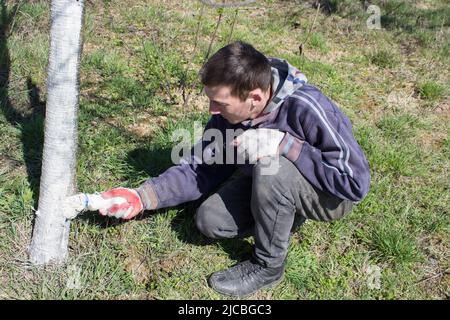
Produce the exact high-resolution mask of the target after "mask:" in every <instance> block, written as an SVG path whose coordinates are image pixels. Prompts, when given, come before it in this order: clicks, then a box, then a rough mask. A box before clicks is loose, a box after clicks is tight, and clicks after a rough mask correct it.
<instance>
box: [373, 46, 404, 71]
mask: <svg viewBox="0 0 450 320" xmlns="http://www.w3.org/2000/svg"><path fill="white" fill-rule="evenodd" d="M368 58H369V61H370V62H371V63H372V64H374V65H376V66H378V67H380V68H392V67H394V66H395V65H396V64H398V60H397V57H396V55H395V54H394V53H393V52H392V51H388V50H386V49H379V50H377V51H375V52H373V53H370V54H369V55H368Z"/></svg>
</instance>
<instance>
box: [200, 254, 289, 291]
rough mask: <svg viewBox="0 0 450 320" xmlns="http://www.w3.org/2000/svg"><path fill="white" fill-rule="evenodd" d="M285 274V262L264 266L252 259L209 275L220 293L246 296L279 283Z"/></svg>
mask: <svg viewBox="0 0 450 320" xmlns="http://www.w3.org/2000/svg"><path fill="white" fill-rule="evenodd" d="M283 274H284V264H283V265H282V266H280V267H276V268H273V267H263V266H261V265H260V264H257V263H255V262H252V261H250V260H247V261H244V262H241V263H239V264H237V265H235V266H234V267H231V268H229V269H226V270H222V271H218V272H215V273H213V274H212V275H211V277H209V280H208V282H209V285H210V286H211V288H213V289H214V290H216V291H217V292H219V293H222V294H226V295H230V296H236V297H245V296H247V295H250V294H252V293H255V292H256V291H258V290H260V289H263V288H268V287H273V286H275V285H276V284H278V283H279V282H280V281H281V280H282V278H283Z"/></svg>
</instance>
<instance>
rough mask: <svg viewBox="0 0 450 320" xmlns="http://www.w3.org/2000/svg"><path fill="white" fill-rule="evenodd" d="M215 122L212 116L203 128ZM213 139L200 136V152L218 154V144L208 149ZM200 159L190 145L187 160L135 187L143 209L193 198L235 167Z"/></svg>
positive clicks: (210, 187)
mask: <svg viewBox="0 0 450 320" xmlns="http://www.w3.org/2000/svg"><path fill="white" fill-rule="evenodd" d="M216 125H217V121H216V119H215V118H214V117H213V118H211V119H210V121H209V122H208V123H207V125H206V127H205V130H207V129H211V128H216ZM213 142H214V139H211V141H207V140H205V139H204V138H202V141H200V142H199V143H200V144H201V150H202V155H203V154H206V153H209V154H210V156H213V155H214V153H217V150H219V147H218V148H216V149H214V148H211V145H212V143H213ZM221 147H222V149H220V150H221V151H219V152H224V150H225V148H223V145H222V146H221ZM206 149H208V150H206ZM205 150H206V153H205ZM224 157H225V155H224ZM200 158H203V157H200ZM203 160H204V159H199V157H198V156H197V155H195V154H194V147H192V149H191V154H190V157H188V159H187V161H183V162H182V163H180V164H178V165H175V166H172V167H170V168H169V169H167V170H166V171H165V172H163V173H162V174H161V175H159V176H158V177H156V178H151V179H148V180H147V181H146V182H144V183H143V184H142V185H141V186H140V187H138V188H137V189H136V191H137V192H138V193H139V195H140V197H141V199H142V202H143V204H144V208H145V209H147V210H153V209H159V208H165V207H170V206H176V205H178V204H181V203H184V202H187V201H193V200H196V199H198V198H200V197H201V196H202V195H204V194H207V193H209V192H210V191H212V190H213V189H214V188H215V187H216V186H218V185H219V184H220V183H222V182H223V181H225V180H226V179H227V178H228V177H230V176H231V175H232V174H233V172H234V171H235V170H236V167H235V166H234V165H232V164H217V163H213V164H207V163H206V162H204V161H203Z"/></svg>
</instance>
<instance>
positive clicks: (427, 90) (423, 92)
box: [419, 81, 445, 101]
mask: <svg viewBox="0 0 450 320" xmlns="http://www.w3.org/2000/svg"><path fill="white" fill-rule="evenodd" d="M444 92H445V87H444V86H442V85H440V84H438V83H436V82H432V81H429V82H425V83H421V84H420V85H419V93H420V96H421V97H422V98H423V99H426V100H432V101H434V100H439V99H441V98H442V97H443V95H444Z"/></svg>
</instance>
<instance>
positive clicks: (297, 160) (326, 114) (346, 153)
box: [280, 93, 370, 202]
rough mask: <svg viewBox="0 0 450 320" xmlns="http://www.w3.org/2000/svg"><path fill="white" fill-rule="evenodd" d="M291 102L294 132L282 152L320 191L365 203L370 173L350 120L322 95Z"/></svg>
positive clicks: (305, 95) (302, 97) (281, 147)
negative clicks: (363, 200)
mask: <svg viewBox="0 0 450 320" xmlns="http://www.w3.org/2000/svg"><path fill="white" fill-rule="evenodd" d="M292 99H295V101H292V103H291V105H290V107H289V111H288V113H289V114H288V117H289V118H291V119H294V120H293V121H292V123H293V127H294V130H293V131H292V132H290V133H289V132H288V133H286V135H285V137H284V139H283V141H282V142H281V144H280V153H281V154H283V155H284V156H285V157H286V158H288V159H289V160H291V161H292V162H293V163H294V164H295V166H296V167H297V168H298V169H299V171H300V172H301V173H302V174H303V175H304V177H305V178H306V179H307V180H308V181H309V182H310V183H311V184H312V185H313V186H315V187H316V188H318V189H319V190H322V191H326V192H328V193H330V194H332V195H335V196H337V197H339V198H341V199H347V200H351V201H353V202H359V201H360V200H362V199H363V198H364V197H365V196H366V194H367V192H368V189H369V184H370V170H369V165H368V162H367V160H366V158H365V156H364V153H363V151H362V150H361V148H360V146H359V145H358V143H357V141H356V140H355V138H354V136H353V133H352V126H351V124H350V121H349V119H348V118H347V117H346V116H345V115H344V114H343V113H342V112H341V111H340V110H339V109H338V108H337V107H336V105H334V103H333V102H332V101H330V100H329V99H328V98H326V97H325V96H324V95H322V94H319V95H316V97H314V96H313V95H310V94H308V93H306V94H299V95H298V97H294V98H292Z"/></svg>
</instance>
